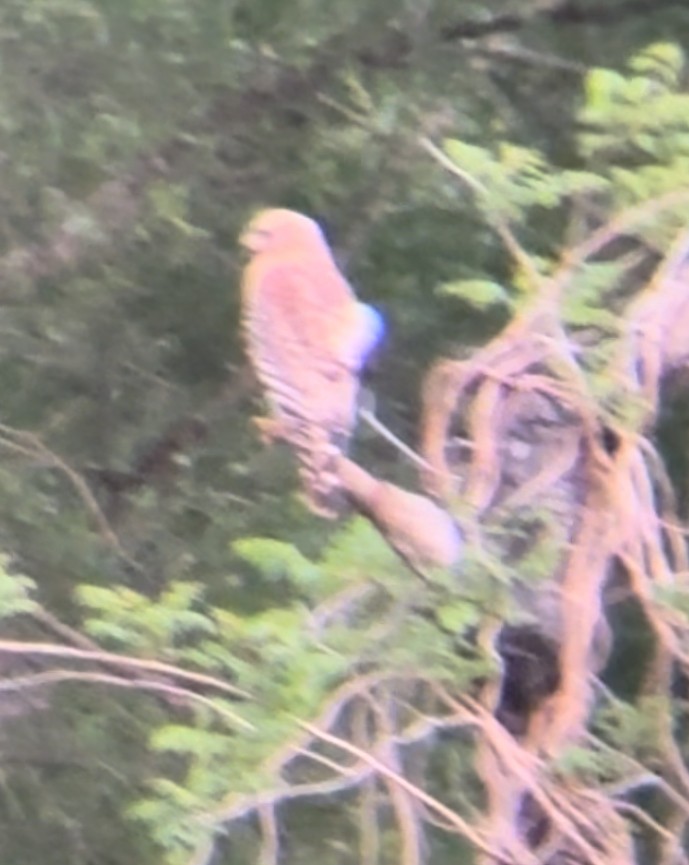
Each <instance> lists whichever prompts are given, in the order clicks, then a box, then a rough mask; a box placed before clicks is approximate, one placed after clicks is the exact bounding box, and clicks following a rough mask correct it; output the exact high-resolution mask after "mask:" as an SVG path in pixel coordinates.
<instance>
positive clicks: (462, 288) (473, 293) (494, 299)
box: [436, 279, 512, 309]
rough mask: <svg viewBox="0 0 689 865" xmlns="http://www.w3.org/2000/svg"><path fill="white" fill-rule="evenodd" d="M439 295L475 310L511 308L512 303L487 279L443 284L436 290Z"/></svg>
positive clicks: (494, 283) (500, 289)
mask: <svg viewBox="0 0 689 865" xmlns="http://www.w3.org/2000/svg"><path fill="white" fill-rule="evenodd" d="M436 292H437V293H438V294H439V295H444V296H446V297H456V298H459V299H460V300H463V301H465V302H466V303H468V304H469V305H470V306H473V307H475V308H476V309H488V308H489V307H491V306H511V305H512V301H511V299H510V297H509V295H508V294H507V292H506V291H505V289H504V288H503V287H502V286H501V285H500V284H499V283H497V282H493V281H492V280H489V279H458V280H454V281H452V282H443V283H442V284H441V285H439V286H438V287H437V288H436Z"/></svg>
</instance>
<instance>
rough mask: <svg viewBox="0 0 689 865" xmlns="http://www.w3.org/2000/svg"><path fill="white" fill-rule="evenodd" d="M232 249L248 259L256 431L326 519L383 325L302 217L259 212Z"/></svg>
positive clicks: (245, 296)
mask: <svg viewBox="0 0 689 865" xmlns="http://www.w3.org/2000/svg"><path fill="white" fill-rule="evenodd" d="M239 242H240V244H241V245H242V246H243V247H244V248H245V249H247V250H248V252H249V254H250V261H249V263H248V265H247V267H246V269H245V271H244V276H243V281H242V318H243V322H242V323H243V328H244V332H245V337H246V341H247V347H248V354H249V358H250V360H251V362H252V364H253V367H254V369H255V371H256V373H257V375H258V378H259V380H260V382H261V384H262V385H263V388H264V391H265V394H266V397H267V400H268V404H269V407H270V417H269V418H268V419H261V420H259V426H260V429H261V430H262V432H263V434H264V436H265V437H266V438H267V439H276V438H279V439H282V440H283V441H286V442H288V443H289V444H290V445H291V446H292V448H293V449H294V451H295V453H296V456H297V460H298V462H299V472H300V477H301V481H302V486H303V490H304V493H305V496H306V500H307V504H308V506H309V507H310V509H311V510H313V511H314V512H316V513H318V514H320V515H322V516H326V517H334V516H336V515H337V514H338V512H339V509H340V501H341V494H340V482H339V478H338V474H337V458H338V456H339V455H340V454H342V453H346V451H347V444H348V442H349V439H350V437H351V435H352V432H353V430H354V426H355V424H356V414H357V396H358V391H359V374H360V372H361V370H362V368H363V366H364V364H365V363H366V360H367V358H368V357H369V356H370V354H371V352H372V351H373V349H374V348H375V346H376V345H377V344H378V342H379V341H380V339H381V337H382V335H383V331H384V324H383V320H382V317H381V316H380V314H379V313H378V312H377V311H376V310H375V309H373V308H372V307H370V306H368V305H367V304H364V303H359V302H358V301H357V299H356V296H355V295H354V292H353V291H352V288H351V287H350V285H349V284H348V282H347V281H346V279H345V278H344V277H343V276H342V274H341V273H340V271H339V270H338V268H337V265H336V264H335V261H334V260H333V257H332V253H331V251H330V249H329V247H328V244H327V243H326V240H325V238H324V236H323V233H322V231H321V229H320V227H319V226H318V224H317V223H316V222H314V220H312V219H309V218H308V217H307V216H304V215H303V214H301V213H296V212H295V211H292V210H281V209H272V210H264V211H261V212H260V213H258V214H257V215H256V216H255V217H254V218H253V219H252V220H251V221H250V222H249V224H248V225H247V227H246V228H245V230H244V231H243V233H242V235H241V237H240V239H239Z"/></svg>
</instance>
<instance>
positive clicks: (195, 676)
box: [0, 640, 251, 700]
mask: <svg viewBox="0 0 689 865" xmlns="http://www.w3.org/2000/svg"><path fill="white" fill-rule="evenodd" d="M2 654H7V655H19V656H20V657H22V656H24V657H48V658H62V659H63V660H72V661H91V662H93V663H97V664H108V665H111V666H114V667H123V668H125V669H129V670H136V671H145V672H148V673H156V674H160V675H162V676H169V677H171V678H173V679H177V680H180V681H183V682H188V683H190V684H196V685H200V686H202V687H206V688H211V689H212V690H214V691H220V692H222V693H225V694H228V695H229V696H230V697H232V698H233V699H242V700H249V699H251V695H250V694H248V693H247V692H246V691H242V690H241V689H240V688H237V687H235V686H234V685H229V684H228V683H227V682H224V681H223V680H222V679H217V678H215V677H213V676H207V675H205V674H204V673H193V672H190V671H189V670H183V669H182V668H181V667H176V666H174V665H173V664H165V663H163V662H162V661H146V660H142V659H141V658H134V657H132V656H130V655H117V654H115V653H114V652H104V651H93V650H89V649H76V648H73V647H71V646H60V645H57V644H53V643H30V642H22V641H21V640H0V655H2Z"/></svg>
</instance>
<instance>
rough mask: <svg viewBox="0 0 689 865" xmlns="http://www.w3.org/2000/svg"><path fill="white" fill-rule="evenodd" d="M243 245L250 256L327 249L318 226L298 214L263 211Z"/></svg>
mask: <svg viewBox="0 0 689 865" xmlns="http://www.w3.org/2000/svg"><path fill="white" fill-rule="evenodd" d="M239 243H240V245H241V246H243V247H244V248H245V249H248V250H249V252H250V253H252V254H256V253H259V252H278V251H282V250H287V251H293V250H295V249H300V248H307V249H315V248H319V247H324V246H325V240H324V238H323V232H322V231H321V229H320V227H319V225H318V223H317V222H315V221H314V220H313V219H309V217H308V216H304V214H303V213H297V211H296V210H284V209H279V208H273V209H270V210H261V211H259V213H257V214H256V215H255V216H254V217H253V218H252V219H251V220H250V221H249V223H248V224H247V226H246V228H245V229H244V231H243V232H242V233H241V235H240V236H239Z"/></svg>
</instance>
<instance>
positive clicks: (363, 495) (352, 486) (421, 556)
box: [339, 457, 464, 579]
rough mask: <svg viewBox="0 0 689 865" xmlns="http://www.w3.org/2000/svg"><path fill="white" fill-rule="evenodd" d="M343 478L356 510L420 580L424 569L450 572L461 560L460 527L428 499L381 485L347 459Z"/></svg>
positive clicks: (341, 471)
mask: <svg viewBox="0 0 689 865" xmlns="http://www.w3.org/2000/svg"><path fill="white" fill-rule="evenodd" d="M339 475H340V483H341V484H342V489H343V490H344V491H345V493H346V495H347V497H348V498H349V500H350V501H351V503H352V504H353V506H354V507H355V509H356V510H358V511H359V512H360V513H362V514H363V515H364V516H365V517H368V519H370V520H371V522H372V523H373V524H374V525H375V526H376V528H377V529H378V531H379V532H380V533H381V534H382V536H383V537H384V538H385V540H386V541H387V542H388V544H390V546H391V547H392V548H393V550H394V551H395V552H396V553H397V554H398V555H399V556H400V557H401V558H402V559H403V560H404V561H405V562H406V563H407V564H408V565H409V567H410V568H411V569H412V570H413V571H415V572H416V573H417V574H419V576H421V577H423V578H424V579H425V576H426V575H425V573H424V569H426V568H429V567H431V568H433V567H436V568H438V567H440V568H449V567H452V566H453V565H456V564H457V562H458V561H459V560H460V558H461V555H462V548H463V545H464V544H463V540H462V536H461V534H460V531H459V528H458V527H457V524H456V523H455V521H454V520H453V519H452V517H451V516H450V514H448V512H447V511H445V510H443V509H442V508H441V507H439V506H438V505H436V504H435V502H433V501H431V499H429V498H428V497H427V496H421V495H417V494H416V493H410V492H408V491H407V490H403V489H402V488H401V487H398V486H396V485H395V484H391V483H388V482H387V481H381V480H379V479H378V478H376V477H374V476H373V475H372V474H370V473H369V472H367V471H366V470H365V469H362V468H361V466H359V465H357V464H356V463H355V462H353V461H352V460H350V459H347V458H346V457H342V458H341V459H340V460H339Z"/></svg>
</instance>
